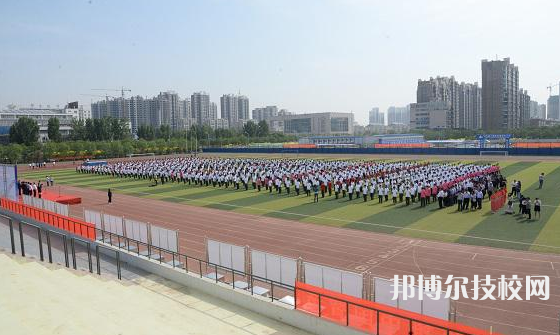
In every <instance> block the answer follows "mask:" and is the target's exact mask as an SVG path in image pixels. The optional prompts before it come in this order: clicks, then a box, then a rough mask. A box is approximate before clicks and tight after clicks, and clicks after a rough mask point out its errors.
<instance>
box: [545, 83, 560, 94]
mask: <svg viewBox="0 0 560 335" xmlns="http://www.w3.org/2000/svg"><path fill="white" fill-rule="evenodd" d="M559 85H560V82H558V83H556V84H554V85H553V84H549V85H548V86H547V88H548V96H549V97H551V96H552V89H553V88H554V87H556V86H559Z"/></svg>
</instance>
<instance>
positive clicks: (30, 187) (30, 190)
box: [16, 176, 54, 199]
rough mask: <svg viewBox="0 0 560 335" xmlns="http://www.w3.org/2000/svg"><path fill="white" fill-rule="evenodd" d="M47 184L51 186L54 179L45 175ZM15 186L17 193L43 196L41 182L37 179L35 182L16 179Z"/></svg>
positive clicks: (37, 196)
mask: <svg viewBox="0 0 560 335" xmlns="http://www.w3.org/2000/svg"><path fill="white" fill-rule="evenodd" d="M46 183H47V186H53V185H54V180H53V178H52V177H50V176H47V177H46ZM16 186H17V189H18V194H19V195H28V196H31V197H35V198H39V199H40V198H41V197H42V196H43V187H44V186H43V183H42V182H41V181H40V180H39V181H38V182H37V183H35V182H28V181H21V180H18V181H17V182H16Z"/></svg>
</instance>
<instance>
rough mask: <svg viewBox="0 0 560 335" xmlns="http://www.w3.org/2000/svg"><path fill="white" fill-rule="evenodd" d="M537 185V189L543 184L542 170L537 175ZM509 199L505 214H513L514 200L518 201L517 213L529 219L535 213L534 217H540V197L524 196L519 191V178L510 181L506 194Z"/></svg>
mask: <svg viewBox="0 0 560 335" xmlns="http://www.w3.org/2000/svg"><path fill="white" fill-rule="evenodd" d="M538 180H539V187H538V190H541V189H542V188H543V184H544V172H543V173H541V174H540V175H539V179H538ZM508 197H509V200H508V203H507V207H506V210H505V214H514V212H515V210H514V209H513V203H514V201H518V202H519V211H518V213H517V214H518V215H521V216H522V217H525V218H527V219H528V220H531V219H532V217H533V215H532V213H533V212H534V213H535V218H539V219H540V218H541V207H542V201H541V199H540V198H535V200H534V201H532V200H531V198H530V197H528V196H525V195H523V194H522V193H521V180H514V181H513V182H512V183H511V191H510V192H509V194H508Z"/></svg>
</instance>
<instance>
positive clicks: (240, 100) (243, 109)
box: [222, 95, 251, 120]
mask: <svg viewBox="0 0 560 335" xmlns="http://www.w3.org/2000/svg"><path fill="white" fill-rule="evenodd" d="M237 111H238V113H239V115H238V119H239V120H250V119H251V117H250V116H249V98H247V97H246V96H244V95H240V96H238V97H237ZM222 118H223V116H222Z"/></svg>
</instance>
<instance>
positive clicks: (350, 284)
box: [304, 262, 364, 298]
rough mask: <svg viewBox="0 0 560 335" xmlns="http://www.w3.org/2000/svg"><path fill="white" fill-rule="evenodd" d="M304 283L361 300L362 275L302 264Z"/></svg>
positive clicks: (306, 263)
mask: <svg viewBox="0 0 560 335" xmlns="http://www.w3.org/2000/svg"><path fill="white" fill-rule="evenodd" d="M304 269H305V275H304V276H305V283H307V284H310V285H313V286H318V287H322V288H325V289H328V290H331V291H335V292H339V293H343V294H348V295H351V296H353V297H356V298H363V297H364V296H363V291H364V290H363V286H364V284H363V282H364V278H363V275H362V274H359V273H354V272H349V271H343V270H340V269H335V268H332V267H329V266H324V265H317V264H313V263H308V262H305V263H304Z"/></svg>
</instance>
